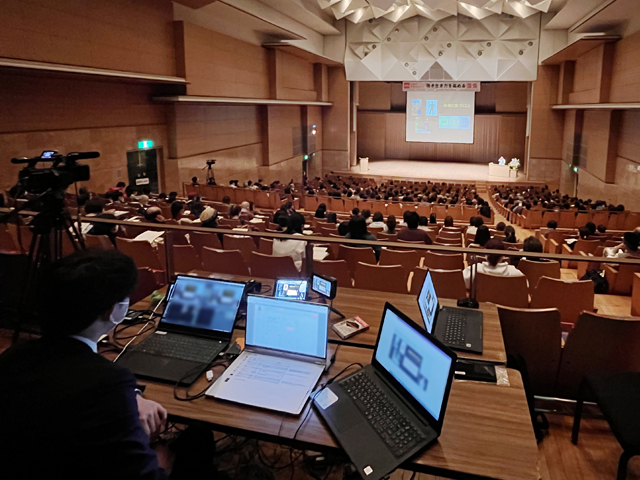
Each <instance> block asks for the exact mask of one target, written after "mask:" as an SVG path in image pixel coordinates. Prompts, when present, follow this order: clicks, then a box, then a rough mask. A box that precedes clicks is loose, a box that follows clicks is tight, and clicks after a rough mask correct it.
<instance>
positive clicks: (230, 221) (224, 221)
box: [218, 218, 242, 227]
mask: <svg viewBox="0 0 640 480" xmlns="http://www.w3.org/2000/svg"><path fill="white" fill-rule="evenodd" d="M218 224H220V225H228V226H230V227H239V226H241V225H242V222H241V221H240V220H239V219H237V218H219V219H218Z"/></svg>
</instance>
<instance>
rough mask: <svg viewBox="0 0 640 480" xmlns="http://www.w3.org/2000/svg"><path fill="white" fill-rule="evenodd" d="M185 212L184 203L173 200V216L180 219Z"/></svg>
mask: <svg viewBox="0 0 640 480" xmlns="http://www.w3.org/2000/svg"><path fill="white" fill-rule="evenodd" d="M183 213H184V203H182V202H172V203H171V218H173V219H174V220H177V221H180V219H181V218H182V217H183Z"/></svg>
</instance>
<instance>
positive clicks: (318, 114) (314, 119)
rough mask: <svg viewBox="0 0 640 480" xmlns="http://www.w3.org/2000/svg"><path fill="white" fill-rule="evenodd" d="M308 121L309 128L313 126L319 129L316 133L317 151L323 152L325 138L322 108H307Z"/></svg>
mask: <svg viewBox="0 0 640 480" xmlns="http://www.w3.org/2000/svg"><path fill="white" fill-rule="evenodd" d="M307 120H308V122H307V123H308V126H309V128H311V126H312V125H315V126H316V127H317V133H316V139H315V140H316V150H315V151H320V150H322V138H323V136H324V127H323V125H322V107H307Z"/></svg>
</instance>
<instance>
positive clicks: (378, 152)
mask: <svg viewBox="0 0 640 480" xmlns="http://www.w3.org/2000/svg"><path fill="white" fill-rule="evenodd" d="M357 133H358V156H359V157H369V158H370V159H371V160H378V159H384V158H386V156H385V135H386V119H385V115H384V114H379V113H371V112H358V132H357Z"/></svg>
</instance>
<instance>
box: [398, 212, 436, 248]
mask: <svg viewBox="0 0 640 480" xmlns="http://www.w3.org/2000/svg"><path fill="white" fill-rule="evenodd" d="M419 220H420V216H419V215H418V213H417V212H409V214H408V215H407V216H406V221H407V228H403V229H402V230H400V232H399V233H398V240H406V241H409V242H418V241H420V242H424V243H425V244H427V245H431V244H432V243H433V241H432V240H431V237H430V236H429V234H428V233H427V232H425V231H424V230H420V229H418V223H419Z"/></svg>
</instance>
